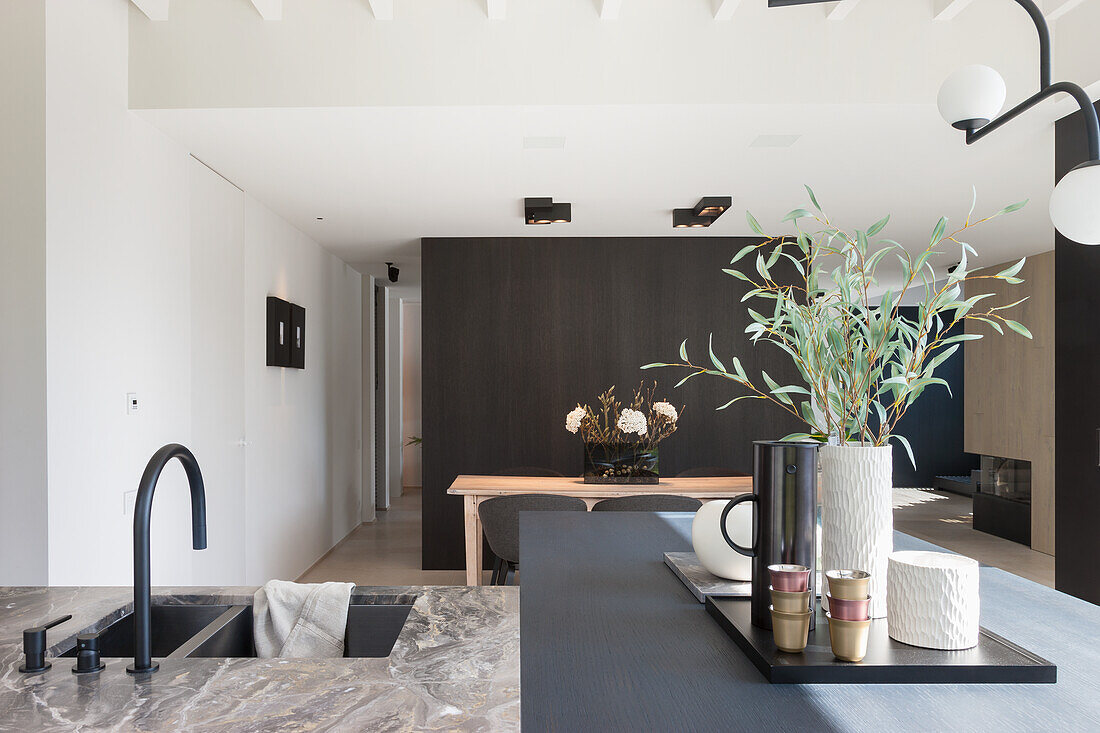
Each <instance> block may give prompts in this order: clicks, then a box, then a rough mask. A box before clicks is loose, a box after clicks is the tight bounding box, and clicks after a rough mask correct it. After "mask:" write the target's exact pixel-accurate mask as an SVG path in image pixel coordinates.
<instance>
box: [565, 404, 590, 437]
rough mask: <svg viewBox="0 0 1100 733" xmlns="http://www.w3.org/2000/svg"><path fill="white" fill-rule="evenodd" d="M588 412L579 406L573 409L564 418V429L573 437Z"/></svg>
mask: <svg viewBox="0 0 1100 733" xmlns="http://www.w3.org/2000/svg"><path fill="white" fill-rule="evenodd" d="M587 414H588V411H587V410H585V409H584V408H583V407H581V406H580V405H577V406H576V407H574V408H573V411H572V412H570V413H569V414H568V415H566V416H565V429H566V430H568V431H569V432H571V433H573V434H574V435H576V434H577V431H578V430H580V429H581V421H582V420H584V418H585V416H586V415H587Z"/></svg>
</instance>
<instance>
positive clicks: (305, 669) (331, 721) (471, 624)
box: [0, 586, 520, 731]
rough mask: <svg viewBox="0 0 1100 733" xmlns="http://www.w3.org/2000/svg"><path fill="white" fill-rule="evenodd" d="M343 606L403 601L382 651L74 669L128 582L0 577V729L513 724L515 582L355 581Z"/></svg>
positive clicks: (118, 662) (165, 598)
mask: <svg viewBox="0 0 1100 733" xmlns="http://www.w3.org/2000/svg"><path fill="white" fill-rule="evenodd" d="M255 590H256V589H255V588H247V587H238V588H159V589H154V594H153V603H154V605H157V604H164V605H175V604H179V605H194V604H232V605H242V604H243V605H248V604H251V603H252V594H253V593H254V592H255ZM352 602H353V603H361V604H372V603H379V604H393V603H405V602H410V603H412V610H411V611H410V612H409V616H408V619H407V620H406V622H405V625H404V627H403V628H402V629H401V632H400V634H399V636H398V637H397V641H396V643H395V644H394V647H393V650H392V652H391V653H390V655H389V656H388V657H385V658H358V659H255V658H221V659H219V658H206V659H202V658H188V659H162V660H160V665H161V666H160V671H159V672H156V673H154V674H152V675H138V676H133V675H129V674H127V673H126V671H125V666H126V664H127V663H128V662H130V661H132V660H129V659H118V658H113V659H112V658H105V659H104V661H105V662H106V664H107V667H106V669H105V670H104V671H102V672H99V673H95V674H89V675H74V674H73V673H72V672H71V671H70V670H71V669H72V667H73V663H74V662H75V660H74V659H70V658H57V655H58V654H61V653H64V652H65V651H67V650H69V649H71V648H72V647H73V646H74V644H75V643H76V635H77V634H79V633H83V632H90V631H97V630H99V629H102V628H104V627H105V626H107V625H108V624H110V623H111V622H112V621H114V620H116V619H118V618H120V617H121V616H123V615H125V614H126V613H128V612H129V611H130V609H131V608H132V606H133V589H132V588H103V587H86V588H0V730H4V731H8V730H11V731H46V730H74V729H81V730H89V729H90V730H119V731H131V730H171V731H179V730H219V731H221V730H224V731H237V730H250V731H261V730H262V731H266V730H302V729H310V730H370V731H386V730H455V729H460V730H464V731H476V730H484V731H508V730H517V729H518V728H519V705H520V701H519V619H518V610H519V589H518V588H514V587H506V588H501V587H495V588H484V587H482V588H467V587H434V586H424V587H421V586H413V587H397V588H376V587H362V588H356V589H355V591H354V593H353V596H352ZM64 614H72V615H73V618H72V619H71V620H69V621H67V622H65V623H63V624H61V625H59V626H57V627H56V628H53V629H50V630H49V632H48V634H47V644H48V646H49V649H50V653H49V655H48V656H49V657H50V658H51V661H52V662H53V667H52V669H50V670H49V671H47V672H44V673H42V674H37V675H28V674H22V673H20V672H19V671H18V667H19V664H20V663H21V661H22V636H21V634H22V630H23V629H24V628H27V627H30V626H36V625H39V624H42V623H45V622H46V621H47V620H48V619H52V618H56V617H58V616H62V615H64Z"/></svg>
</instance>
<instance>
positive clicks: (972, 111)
mask: <svg viewBox="0 0 1100 733" xmlns="http://www.w3.org/2000/svg"><path fill="white" fill-rule="evenodd" d="M1005 93H1006V92H1005V80H1004V79H1002V78H1001V75H1000V74H998V73H997V71H996V69H991V68H989V67H988V66H983V65H981V64H971V65H970V66H964V67H962V68H961V69H959V70H958V71H956V72H955V73H953V74H952V75H951V76H949V77H947V80H946V81H944V83H943V86H941V87H940V94H939V96H938V97H937V98H936V104H937V106H939V108H940V114H941V115H943V118H944V119H945V120H947V122H948V123H950V124H951V126H952V127H956V128H958V129H960V130H976V129H977V128H979V127H982V126H984V125H986V124H987V123H988V122H989V121H990V120H992V119H993V118H994V117H996V116H997V115H998V114H1000V112H1001V108H1002V107H1004V104H1005Z"/></svg>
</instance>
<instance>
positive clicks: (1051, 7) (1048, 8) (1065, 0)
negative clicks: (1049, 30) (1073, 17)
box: [1043, 0, 1085, 21]
mask: <svg viewBox="0 0 1100 733" xmlns="http://www.w3.org/2000/svg"><path fill="white" fill-rule="evenodd" d="M1084 2H1085V0H1047V3H1046V5H1045V6H1044V12H1043V15H1044V16H1045V17H1046V19H1047V20H1050V21H1054V20H1058V19H1059V18H1061V17H1062V16H1063V15H1065V14H1066V13H1068V12H1069V11H1071V10H1073V9H1074V8H1076V7H1077V6H1078V5H1081V4H1083V3H1084Z"/></svg>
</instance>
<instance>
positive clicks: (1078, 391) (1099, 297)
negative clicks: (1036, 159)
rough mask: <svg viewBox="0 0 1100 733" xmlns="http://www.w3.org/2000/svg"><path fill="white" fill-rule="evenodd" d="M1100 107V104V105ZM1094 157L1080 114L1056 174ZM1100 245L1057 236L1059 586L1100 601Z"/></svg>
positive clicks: (1071, 124)
mask: <svg viewBox="0 0 1100 733" xmlns="http://www.w3.org/2000/svg"><path fill="white" fill-rule="evenodd" d="M1098 107H1100V105H1098ZM1086 157H1087V148H1086V146H1085V126H1084V125H1083V124H1082V122H1081V113H1080V112H1077V113H1075V114H1072V115H1070V116H1069V117H1066V118H1064V119H1062V120H1059V122H1058V124H1057V127H1056V131H1055V159H1054V165H1055V180H1056V181H1058V180H1061V179H1062V176H1064V175H1065V174H1066V173H1068V172H1069V171H1070V169H1071V168H1073V167H1074V166H1075V165H1077V164H1078V163H1080V162H1082V161H1083V160H1084V159H1085V158H1086ZM1098 283H1100V247H1087V246H1084V245H1080V244H1076V243H1074V242H1071V241H1069V240H1068V239H1066V238H1065V237H1063V236H1062V235H1060V234H1056V235H1055V238H1054V303H1055V305H1054V314H1055V316H1054V317H1055V326H1054V329H1055V356H1054V359H1055V361H1054V382H1055V408H1054V409H1055V416H1054V424H1055V435H1056V436H1057V440H1056V441H1055V448H1054V460H1055V486H1056V488H1055V492H1054V521H1055V533H1054V542H1055V553H1054V554H1055V557H1056V558H1057V560H1056V563H1055V571H1054V574H1055V587H1057V588H1058V590H1060V591H1064V592H1066V593H1072V594H1073V595H1075V596H1077V597H1079V598H1084V599H1085V600H1087V601H1091V602H1093V603H1100V564H1098V563H1097V558H1100V531H1097V523H1100V445H1098V444H1100V329H1098V328H1097V326H1096V320H1097V318H1098V317H1100V285H1098Z"/></svg>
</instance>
